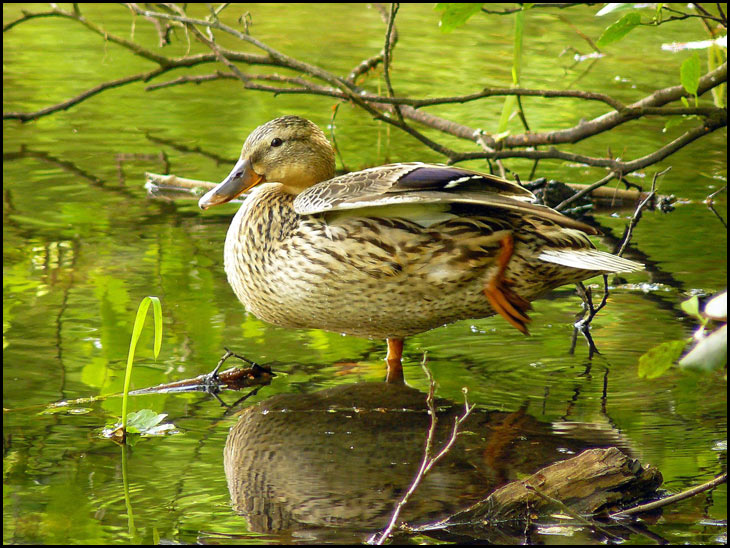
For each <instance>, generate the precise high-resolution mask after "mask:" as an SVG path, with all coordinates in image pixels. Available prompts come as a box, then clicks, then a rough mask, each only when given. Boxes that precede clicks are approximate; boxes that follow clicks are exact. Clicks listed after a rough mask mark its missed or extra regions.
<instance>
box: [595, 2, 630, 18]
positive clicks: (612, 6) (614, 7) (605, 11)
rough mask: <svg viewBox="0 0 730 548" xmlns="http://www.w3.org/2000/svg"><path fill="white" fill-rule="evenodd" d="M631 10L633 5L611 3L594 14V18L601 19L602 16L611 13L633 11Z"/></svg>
mask: <svg viewBox="0 0 730 548" xmlns="http://www.w3.org/2000/svg"><path fill="white" fill-rule="evenodd" d="M633 8H634V4H621V3H618V2H611V3H609V4H606V5H605V6H603V7H602V8H601V9H600V10H599V11H598V13H597V14H596V17H602V16H603V15H608V14H609V13H613V12H614V11H620V10H626V9H633Z"/></svg>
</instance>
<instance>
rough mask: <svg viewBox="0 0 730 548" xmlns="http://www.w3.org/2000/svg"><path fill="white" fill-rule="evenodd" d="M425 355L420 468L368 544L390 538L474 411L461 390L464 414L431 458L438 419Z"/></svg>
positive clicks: (433, 384) (433, 389) (432, 383)
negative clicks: (427, 421) (425, 424)
mask: <svg viewBox="0 0 730 548" xmlns="http://www.w3.org/2000/svg"><path fill="white" fill-rule="evenodd" d="M427 361H428V360H427V355H426V353H424V354H423V361H422V362H421V367H422V368H423V370H424V372H425V373H426V376H427V377H428V381H429V388H428V396H426V405H427V406H428V412H429V414H430V415H431V425H430V427H429V429H428V436H427V437H426V446H425V448H424V451H423V459H422V460H421V466H420V468H419V470H418V473H417V474H416V477H415V478H414V479H413V482H412V483H411V486H410V487H409V488H408V491H406V493H405V494H404V495H403V496H402V497H401V499H400V500H399V501H398V503H397V504H396V506H395V509H394V510H393V515H392V516H391V519H390V522H389V523H388V526H387V527H386V528H385V530H384V531H383V532H382V533H381V534H380V535H373V537H371V539H369V542H370V543H372V544H376V545H382V544H384V543H385V541H386V540H387V539H388V538H389V537H390V535H391V534H392V533H393V530H394V529H395V527H396V524H397V522H398V518H399V516H400V513H401V511H402V510H403V507H404V506H405V505H406V503H407V502H408V500H409V499H410V498H411V495H413V493H415V491H416V489H417V488H418V486H419V485H420V484H421V482H422V481H423V478H424V477H425V476H426V474H428V473H429V471H430V470H431V468H433V466H434V465H435V464H436V463H437V462H438V461H440V460H441V459H442V458H443V457H444V456H446V454H447V453H448V452H449V450H450V449H451V448H452V447H453V445H454V443H456V438H457V436H458V435H459V427H460V426H461V425H462V424H463V423H464V421H465V420H466V419H467V418H468V417H469V415H470V414H471V412H472V411H473V410H474V405H469V401H468V400H467V390H466V388H462V392H463V393H464V413H463V414H462V415H461V416H460V417H456V418H455V419H454V427H453V429H452V431H451V437H450V438H449V440H448V441H447V442H446V444H445V445H444V446H443V447H442V448H441V450H440V451H439V452H438V454H437V455H436V456H432V451H433V443H434V438H435V436H436V425H437V423H438V417H437V415H436V405H435V404H434V392H435V391H436V382H435V381H434V379H433V375H432V374H431V371H430V370H429V368H428V367H427V365H426V364H427Z"/></svg>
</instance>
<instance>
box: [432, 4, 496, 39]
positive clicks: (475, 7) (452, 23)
mask: <svg viewBox="0 0 730 548" xmlns="http://www.w3.org/2000/svg"><path fill="white" fill-rule="evenodd" d="M483 5H484V4H451V3H439V4H436V6H434V8H433V9H435V10H436V11H442V12H443V13H442V14H441V20H440V21H439V27H440V28H441V32H451V31H452V30H454V29H455V28H457V27H460V26H462V25H463V24H464V23H466V22H467V21H468V20H469V19H470V18H471V17H472V16H473V15H474V14H476V13H479V12H480V11H481V9H482V6H483Z"/></svg>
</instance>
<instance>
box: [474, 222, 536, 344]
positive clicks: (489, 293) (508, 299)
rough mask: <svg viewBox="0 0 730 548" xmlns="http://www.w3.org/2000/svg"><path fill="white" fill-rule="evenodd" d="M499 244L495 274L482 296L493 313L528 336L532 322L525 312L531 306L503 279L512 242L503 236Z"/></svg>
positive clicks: (511, 239)
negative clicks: (492, 309) (528, 327)
mask: <svg viewBox="0 0 730 548" xmlns="http://www.w3.org/2000/svg"><path fill="white" fill-rule="evenodd" d="M500 244H501V245H502V248H501V249H500V251H499V256H498V257H497V266H498V269H497V273H496V274H495V275H494V276H493V277H492V279H491V280H489V282H488V283H487V286H486V287H485V288H484V295H486V297H487V300H488V301H489V304H491V305H492V308H494V310H495V312H497V313H499V315H500V316H502V317H503V318H504V319H505V320H507V321H508V322H509V323H510V324H511V325H512V326H514V327H516V328H517V329H519V330H520V331H521V332H522V333H524V334H525V335H529V332H528V331H527V324H528V323H530V321H532V320H531V319H530V318H529V316H528V315H527V311H528V310H529V309H530V308H532V306H531V305H530V303H529V302H528V301H526V300H525V299H523V298H522V297H520V296H519V295H518V294H517V293H515V292H514V291H512V290H511V289H510V288H509V287H508V286H509V285H510V284H511V282H510V281H509V280H507V279H506V278H505V277H504V271H505V270H507V264H508V263H509V260H510V259H511V258H512V253H513V252H514V249H515V244H514V240H513V238H512V236H511V235H509V236H505V237H504V238H502V240H501V241H500Z"/></svg>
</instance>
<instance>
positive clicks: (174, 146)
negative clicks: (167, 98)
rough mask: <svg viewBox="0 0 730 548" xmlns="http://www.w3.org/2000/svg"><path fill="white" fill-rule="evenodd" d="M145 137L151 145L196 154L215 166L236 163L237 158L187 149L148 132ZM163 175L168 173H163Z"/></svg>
mask: <svg viewBox="0 0 730 548" xmlns="http://www.w3.org/2000/svg"><path fill="white" fill-rule="evenodd" d="M145 137H146V138H147V140H149V141H150V142H152V143H155V144H158V145H165V146H168V147H170V148H172V149H173V150H177V151H178V152H182V153H183V154H198V155H200V156H202V157H203V158H207V159H209V160H212V161H213V162H215V164H216V166H221V165H223V166H225V165H232V164H235V163H236V160H237V158H224V157H223V156H220V155H218V154H216V153H215V152H210V151H207V150H204V149H202V148H200V147H189V146H186V145H183V144H180V143H178V142H177V141H173V140H172V139H165V138H163V137H157V136H155V135H152V134H151V133H149V132H146V133H145ZM164 173H168V172H167V171H165V172H164Z"/></svg>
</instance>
